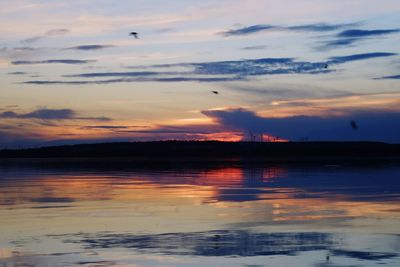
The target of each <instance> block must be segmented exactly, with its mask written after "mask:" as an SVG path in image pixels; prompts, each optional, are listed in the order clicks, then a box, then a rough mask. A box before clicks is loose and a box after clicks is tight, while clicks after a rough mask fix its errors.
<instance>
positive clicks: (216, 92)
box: [211, 91, 219, 95]
mask: <svg viewBox="0 0 400 267" xmlns="http://www.w3.org/2000/svg"><path fill="white" fill-rule="evenodd" d="M211 93H213V94H215V95H218V94H219V92H218V91H211Z"/></svg>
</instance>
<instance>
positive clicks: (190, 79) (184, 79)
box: [22, 77, 241, 85]
mask: <svg viewBox="0 0 400 267" xmlns="http://www.w3.org/2000/svg"><path fill="white" fill-rule="evenodd" d="M240 79H241V78H240V77H215V78H205V77H169V78H145V77H138V78H121V79H110V80H96V81H46V80H42V81H25V82H22V84H33V85H53V84H61V85H84V84H113V83H133V82H228V81H237V80H240Z"/></svg>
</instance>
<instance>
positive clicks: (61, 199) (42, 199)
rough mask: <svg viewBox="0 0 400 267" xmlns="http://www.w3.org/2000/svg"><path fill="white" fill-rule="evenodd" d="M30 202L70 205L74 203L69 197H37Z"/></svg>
mask: <svg viewBox="0 0 400 267" xmlns="http://www.w3.org/2000/svg"><path fill="white" fill-rule="evenodd" d="M30 201H31V202H35V203H71V202H75V199H73V198H69V197H39V198H32V199H31V200H30Z"/></svg>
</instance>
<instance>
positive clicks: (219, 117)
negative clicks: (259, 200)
mask: <svg viewBox="0 0 400 267" xmlns="http://www.w3.org/2000/svg"><path fill="white" fill-rule="evenodd" d="M202 113H203V114H204V115H206V116H207V117H209V118H212V119H213V120H214V121H215V122H217V123H218V124H220V125H221V126H222V127H225V128H226V129H227V130H236V131H237V130H240V131H242V132H244V133H248V132H249V131H251V132H253V133H259V134H261V133H267V134H271V135H274V136H279V137H282V138H285V139H289V140H299V139H301V138H308V139H309V140H317V141H326V140H329V141H361V140H364V141H383V142H391V143H398V142H400V125H399V124H398V123H397V122H398V121H400V112H396V111H354V112H350V113H349V114H347V115H342V116H336V117H333V116H330V117H318V116H293V117H285V118H267V117H261V116H258V115H257V114H255V113H254V112H252V111H249V110H246V109H242V108H239V109H228V110H205V111H202ZM352 120H354V121H356V122H357V124H358V126H359V129H358V131H357V132H355V131H354V130H353V129H352V128H351V125H350V122H351V121H352Z"/></svg>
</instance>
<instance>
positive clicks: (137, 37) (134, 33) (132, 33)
mask: <svg viewBox="0 0 400 267" xmlns="http://www.w3.org/2000/svg"><path fill="white" fill-rule="evenodd" d="M129 35H130V36H133V37H135V39H139V36H138V33H137V32H131V33H129Z"/></svg>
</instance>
